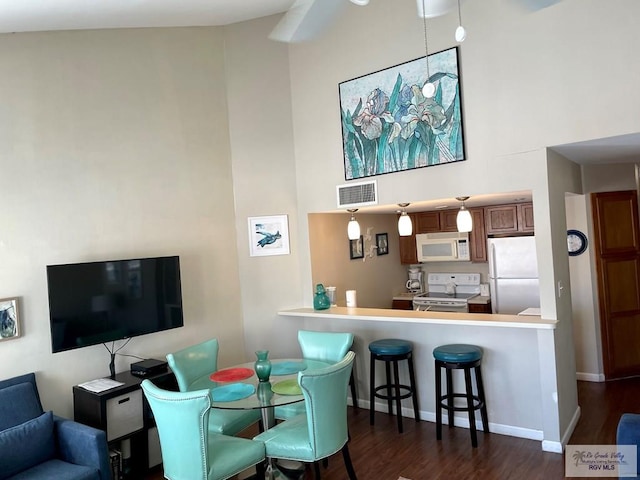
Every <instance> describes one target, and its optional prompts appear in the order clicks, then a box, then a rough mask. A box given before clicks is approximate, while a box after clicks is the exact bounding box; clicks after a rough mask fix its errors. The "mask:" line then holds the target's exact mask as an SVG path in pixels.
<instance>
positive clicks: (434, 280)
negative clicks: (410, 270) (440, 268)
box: [413, 273, 480, 313]
mask: <svg viewBox="0 0 640 480" xmlns="http://www.w3.org/2000/svg"><path fill="white" fill-rule="evenodd" d="M427 287H428V289H427V292H426V293H421V294H419V295H416V296H414V297H413V309H414V310H423V311H425V310H430V311H434V312H460V313H464V312H468V311H469V306H468V300H469V299H470V298H473V297H477V296H478V295H480V274H479V273H430V274H429V275H428V276H427Z"/></svg>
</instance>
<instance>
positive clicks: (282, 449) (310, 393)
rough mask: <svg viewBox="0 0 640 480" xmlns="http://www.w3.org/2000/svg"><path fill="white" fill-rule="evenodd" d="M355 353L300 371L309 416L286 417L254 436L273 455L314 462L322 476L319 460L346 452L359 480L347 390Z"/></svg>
mask: <svg viewBox="0 0 640 480" xmlns="http://www.w3.org/2000/svg"><path fill="white" fill-rule="evenodd" d="M354 358H355V353H353V352H347V354H346V355H345V357H344V358H343V359H342V360H341V361H339V362H338V363H336V364H334V365H331V366H329V367H326V368H322V369H317V370H303V371H301V372H299V373H298V383H299V384H300V388H301V389H302V394H303V396H304V403H305V406H306V415H298V416H297V417H294V418H291V419H289V420H285V421H283V422H281V423H279V424H278V425H276V426H275V427H273V428H270V429H269V430H266V431H265V432H263V433H261V434H259V435H257V436H256V437H254V440H258V441H262V442H264V445H265V449H266V455H267V457H269V458H277V459H284V460H295V461H299V462H305V463H313V464H314V469H315V476H316V479H319V478H320V468H319V464H318V461H319V460H322V459H324V458H328V457H329V456H331V455H333V454H334V453H337V452H338V451H342V456H343V458H344V463H345V467H346V469H347V473H348V474H349V478H350V480H357V479H356V473H355V470H354V469H353V464H352V463H351V457H350V455H349V447H348V445H347V443H348V440H349V433H348V426H347V389H348V384H349V375H350V374H351V369H352V368H353V360H354Z"/></svg>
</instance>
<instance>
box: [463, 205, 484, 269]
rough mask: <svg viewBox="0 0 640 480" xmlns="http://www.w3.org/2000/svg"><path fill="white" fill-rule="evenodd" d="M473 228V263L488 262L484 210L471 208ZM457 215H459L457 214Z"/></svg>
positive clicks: (471, 236) (471, 251) (470, 242)
mask: <svg viewBox="0 0 640 480" xmlns="http://www.w3.org/2000/svg"><path fill="white" fill-rule="evenodd" d="M469 213H470V214H471V218H472V219H473V228H472V230H471V233H469V246H470V247H471V249H470V256H471V261H472V262H486V261H487V234H486V233H485V228H484V208H482V207H480V208H470V209H469ZM456 215H457V213H456Z"/></svg>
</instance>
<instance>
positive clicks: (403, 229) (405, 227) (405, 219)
mask: <svg viewBox="0 0 640 480" xmlns="http://www.w3.org/2000/svg"><path fill="white" fill-rule="evenodd" d="M398 206H399V207H400V208H402V210H401V211H400V218H398V234H399V235H400V236H401V237H410V236H411V234H412V233H413V223H412V222H411V217H410V216H409V215H407V211H406V210H405V208H407V207H408V206H409V204H408V203H399V204H398Z"/></svg>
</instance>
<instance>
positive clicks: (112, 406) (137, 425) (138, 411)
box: [107, 390, 143, 441]
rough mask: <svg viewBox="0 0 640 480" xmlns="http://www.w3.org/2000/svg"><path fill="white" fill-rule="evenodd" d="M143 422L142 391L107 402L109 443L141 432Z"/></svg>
mask: <svg viewBox="0 0 640 480" xmlns="http://www.w3.org/2000/svg"><path fill="white" fill-rule="evenodd" d="M142 422H143V418H142V390H134V391H133V392H129V393H125V394H124V395H120V396H118V397H113V398H110V399H108V400H107V441H111V440H114V439H116V438H119V437H122V436H124V435H128V434H129V433H132V432H135V431H136V430H140V429H141V428H142V426H143V424H142Z"/></svg>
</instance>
